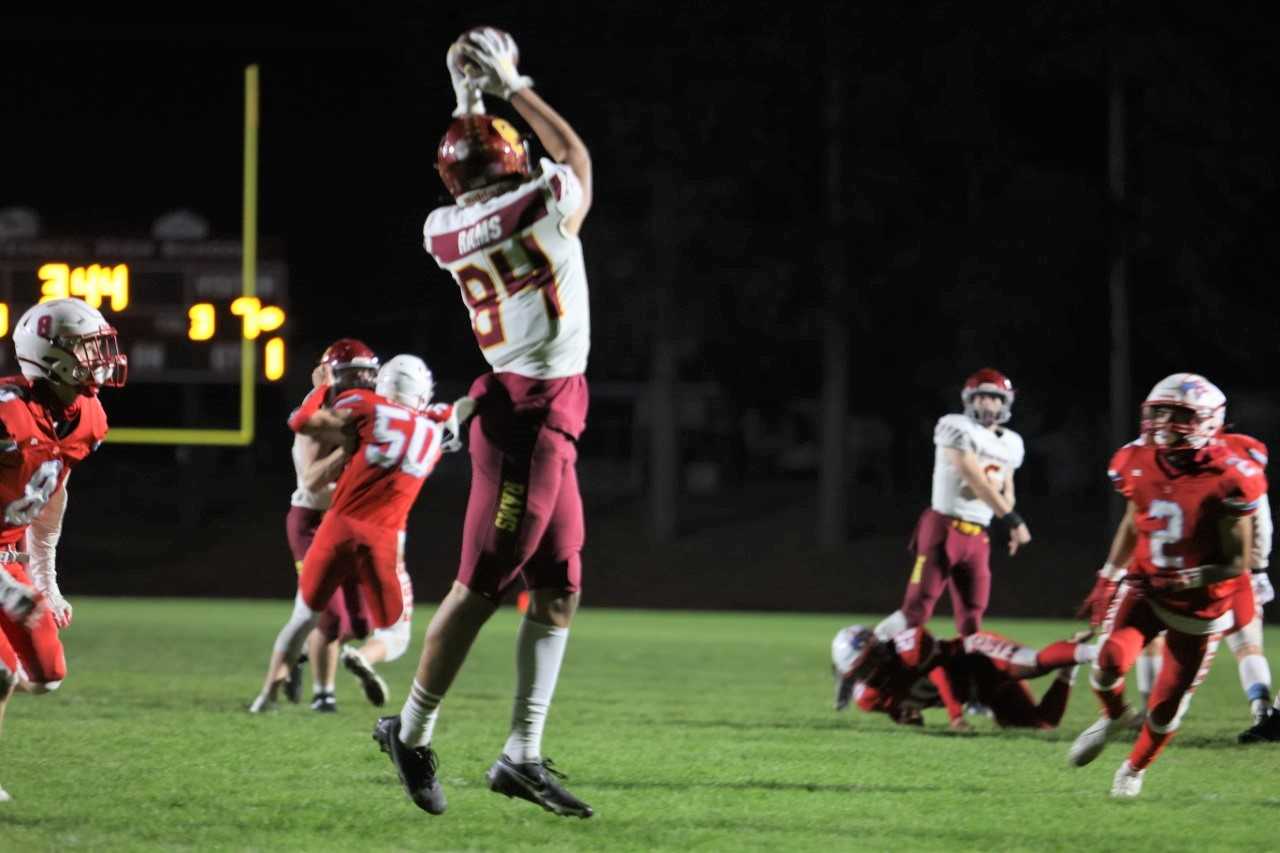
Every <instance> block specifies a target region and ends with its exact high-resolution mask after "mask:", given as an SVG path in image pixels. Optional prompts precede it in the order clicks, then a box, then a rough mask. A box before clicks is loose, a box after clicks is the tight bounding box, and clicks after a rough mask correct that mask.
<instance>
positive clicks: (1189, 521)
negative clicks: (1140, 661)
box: [1067, 373, 1267, 797]
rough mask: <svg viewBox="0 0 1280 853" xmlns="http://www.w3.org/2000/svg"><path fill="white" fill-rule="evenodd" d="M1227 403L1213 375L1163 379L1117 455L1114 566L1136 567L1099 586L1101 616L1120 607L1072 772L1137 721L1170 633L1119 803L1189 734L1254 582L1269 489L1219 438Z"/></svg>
mask: <svg viewBox="0 0 1280 853" xmlns="http://www.w3.org/2000/svg"><path fill="white" fill-rule="evenodd" d="M1226 404H1227V398H1226V396H1225V395H1224V394H1223V393H1222V391H1220V390H1219V389H1218V388H1217V387H1216V386H1215V385H1213V383H1211V382H1209V381H1208V380H1207V379H1205V378H1204V377H1203V376H1198V375H1196V374H1192V373H1177V374H1173V375H1171V376H1168V377H1166V378H1164V379H1162V380H1161V381H1160V382H1158V383H1156V385H1155V387H1154V388H1152V389H1151V392H1150V393H1149V394H1148V395H1147V399H1146V400H1145V401H1144V403H1143V405H1142V437H1141V438H1140V439H1138V440H1137V441H1134V442H1131V443H1130V444H1127V445H1125V446H1124V447H1122V448H1120V449H1119V450H1118V451H1116V454H1115V456H1114V457H1113V458H1112V460H1111V465H1110V467H1109V470H1108V474H1109V475H1110V476H1111V479H1112V481H1113V482H1114V484H1115V487H1116V489H1117V491H1119V492H1120V493H1121V494H1122V495H1124V496H1125V497H1126V498H1127V499H1128V502H1129V505H1128V509H1127V510H1126V512H1125V517H1124V520H1123V521H1122V522H1121V524H1120V528H1119V530H1118V531H1117V532H1116V536H1115V538H1114V539H1113V541H1112V544H1111V551H1110V553H1109V554H1108V556H1107V563H1108V564H1109V565H1111V566H1127V567H1128V569H1127V574H1125V576H1124V579H1123V580H1121V581H1119V582H1117V581H1115V580H1112V579H1110V578H1108V577H1105V576H1104V577H1101V578H1099V579H1098V584H1097V586H1096V587H1095V589H1094V592H1093V593H1092V594H1091V595H1090V598H1089V600H1090V602H1092V603H1093V604H1094V605H1095V606H1100V603H1105V602H1110V603H1109V604H1108V605H1106V606H1107V613H1106V617H1105V619H1104V620H1103V626H1102V627H1103V632H1104V634H1105V636H1106V639H1105V641H1104V642H1103V644H1102V647H1101V649H1099V651H1098V657H1097V660H1096V661H1094V664H1093V670H1092V673H1091V675H1090V679H1089V681H1090V684H1091V685H1092V686H1093V688H1094V692H1095V693H1096V694H1097V696H1098V699H1099V701H1100V703H1101V705H1102V711H1103V713H1102V716H1101V717H1100V718H1099V719H1098V720H1097V721H1096V722H1095V723H1094V724H1093V725H1091V726H1089V727H1088V728H1087V729H1085V730H1084V731H1083V732H1082V733H1081V734H1080V736H1079V737H1077V738H1076V739H1075V742H1074V743H1073V744H1072V745H1071V748H1070V750H1069V751H1068V753H1067V760H1068V763H1070V764H1072V765H1075V766H1082V765H1085V764H1088V763H1089V762H1091V761H1093V760H1094V759H1095V758H1097V757H1098V755H1099V754H1100V753H1101V752H1102V750H1103V748H1104V747H1105V746H1106V743H1107V735H1108V732H1109V731H1110V730H1111V729H1113V728H1114V727H1116V726H1117V725H1123V724H1124V722H1125V721H1126V720H1128V719H1129V718H1130V717H1131V716H1132V711H1131V710H1130V708H1129V706H1128V705H1127V703H1126V702H1125V700H1124V677H1125V674H1126V673H1127V672H1128V671H1129V669H1130V668H1131V667H1132V666H1133V664H1134V662H1135V661H1136V660H1137V658H1138V656H1139V654H1140V653H1141V650H1142V647H1143V646H1145V645H1147V644H1148V643H1150V642H1151V641H1152V640H1153V639H1154V638H1155V637H1156V636H1157V635H1158V634H1160V633H1161V632H1164V633H1165V649H1164V662H1163V665H1162V667H1161V670H1160V677H1159V679H1158V680H1157V681H1156V683H1155V685H1154V687H1153V689H1152V692H1151V697H1150V699H1149V700H1148V702H1147V713H1146V721H1145V722H1144V723H1143V725H1142V730H1141V732H1140V733H1139V735H1138V740H1137V743H1135V744H1134V746H1133V749H1132V750H1131V751H1130V753H1129V757H1128V758H1127V759H1126V760H1125V761H1124V762H1123V763H1122V764H1121V765H1120V767H1119V769H1117V771H1116V774H1115V777H1114V779H1113V781H1112V786H1111V795H1112V796H1113V797H1136V796H1138V795H1139V794H1140V793H1141V791H1142V783H1143V777H1144V775H1145V773H1146V769H1147V767H1148V766H1149V765H1150V764H1151V762H1153V761H1154V760H1155V759H1156V757H1157V756H1158V755H1159V754H1160V752H1161V751H1162V750H1163V749H1164V747H1165V745H1166V744H1168V742H1169V741H1170V740H1171V739H1172V738H1173V736H1174V734H1175V733H1176V732H1177V730H1178V727H1179V725H1180V724H1181V722H1182V718H1183V716H1184V715H1185V714H1186V712H1187V708H1188V707H1189V705H1190V703H1191V697H1192V695H1193V694H1194V693H1195V689H1196V688H1197V687H1198V686H1199V685H1200V682H1201V681H1203V680H1204V676H1205V674H1206V673H1207V672H1208V670H1209V666H1210V664H1211V663H1212V662H1213V656H1214V653H1215V652H1216V651H1217V647H1218V642H1219V640H1220V639H1221V638H1222V633H1223V632H1224V631H1226V630H1229V629H1230V628H1231V627H1232V625H1233V623H1234V617H1233V610H1232V606H1233V602H1234V599H1235V592H1236V591H1237V589H1238V588H1239V586H1240V584H1241V583H1248V582H1249V579H1248V575H1249V567H1250V566H1251V564H1252V563H1251V557H1250V550H1251V548H1252V546H1253V518H1252V516H1253V515H1254V514H1255V513H1256V512H1257V509H1258V506H1259V503H1260V502H1261V498H1262V496H1263V495H1265V494H1266V493H1267V480H1266V476H1265V475H1264V474H1263V471H1262V468H1261V467H1260V466H1259V465H1258V464H1257V463H1256V462H1254V461H1252V460H1250V459H1248V458H1242V457H1241V456H1240V455H1238V454H1237V453H1236V452H1235V450H1234V449H1233V448H1232V447H1231V446H1229V445H1228V444H1227V443H1225V442H1222V441H1219V440H1217V439H1216V436H1217V434H1218V431H1219V430H1220V429H1221V426H1222V422H1223V418H1224V416H1225V412H1226ZM1095 621H1096V619H1095Z"/></svg>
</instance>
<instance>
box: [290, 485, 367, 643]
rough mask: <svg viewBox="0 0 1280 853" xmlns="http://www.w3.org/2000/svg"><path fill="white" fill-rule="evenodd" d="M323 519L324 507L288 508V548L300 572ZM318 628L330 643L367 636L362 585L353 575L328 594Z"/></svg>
mask: <svg viewBox="0 0 1280 853" xmlns="http://www.w3.org/2000/svg"><path fill="white" fill-rule="evenodd" d="M323 521H324V511H323V510H318V509H307V508H306V507H301V506H291V507H289V514H288V515H287V516H286V517H285V533H286V535H287V536H288V537H289V550H290V551H291V552H292V553H293V560H294V565H295V567H296V568H297V570H298V573H299V575H301V573H302V564H303V562H305V560H306V558H307V551H309V550H310V549H311V543H312V542H313V541H315V538H316V532H317V531H318V530H319V529H320V524H321V523H322V522H323ZM316 627H317V628H318V629H319V630H320V633H321V634H323V635H324V638H325V639H326V640H327V641H329V642H333V641H334V640H342V639H349V638H352V637H359V638H363V637H366V636H368V634H369V619H368V616H367V615H366V614H365V612H364V599H363V598H362V597H361V595H360V584H359V583H358V582H357V581H356V579H355V578H354V577H353V578H350V579H348V580H346V581H344V582H343V584H342V585H341V586H340V587H339V588H338V591H337V592H336V593H334V594H333V595H331V596H329V603H328V604H326V605H325V608H324V613H323V614H321V616H320V624H319V625H317V626H316Z"/></svg>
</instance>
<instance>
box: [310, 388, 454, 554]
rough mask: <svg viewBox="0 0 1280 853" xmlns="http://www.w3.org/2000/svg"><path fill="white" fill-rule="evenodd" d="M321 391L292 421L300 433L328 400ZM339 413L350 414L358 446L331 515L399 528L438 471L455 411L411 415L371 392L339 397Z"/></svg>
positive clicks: (434, 410)
mask: <svg viewBox="0 0 1280 853" xmlns="http://www.w3.org/2000/svg"><path fill="white" fill-rule="evenodd" d="M327 392H328V388H327V387H324V386H322V387H320V388H316V389H315V390H314V391H312V392H311V394H309V395H308V396H307V399H306V400H304V401H303V404H302V406H300V407H299V408H298V409H297V410H296V411H295V412H294V413H293V414H292V415H291V416H290V418H289V426H290V427H292V428H293V429H294V430H297V429H298V428H299V427H301V426H302V424H304V423H306V421H307V419H308V418H310V417H311V415H313V414H314V413H315V412H316V411H317V410H318V409H319V408H320V406H321V405H322V404H323V402H324V400H325V398H326V397H327V396H328V394H327ZM332 408H333V410H334V411H346V412H350V413H351V415H352V418H353V420H354V423H355V428H356V433H357V436H358V438H359V444H358V446H357V447H356V451H355V454H354V455H353V456H352V457H351V461H350V462H348V463H347V467H346V468H344V469H343V471H342V474H341V476H339V477H338V485H337V488H336V489H335V490H334V493H333V502H332V503H331V504H330V506H329V511H330V512H336V513H341V514H342V515H346V516H348V517H350V518H355V519H358V520H360V521H364V522H367V523H370V524H377V525H379V526H382V527H390V528H393V529H395V530H400V529H402V528H403V527H404V525H405V520H406V519H407V518H408V516H409V510H410V508H412V506H413V502H414V500H416V499H417V497H418V492H419V491H421V489H422V484H423V482H424V481H425V480H426V478H427V475H428V474H430V473H431V471H432V469H434V468H435V466H436V462H438V461H439V460H440V455H441V453H442V452H443V451H442V449H441V444H442V439H443V434H444V425H443V423H442V421H444V420H447V419H448V417H449V413H450V408H451V407H449V406H447V405H443V406H440V405H438V406H433V407H432V410H431V411H430V412H429V413H418V412H414V411H411V410H410V409H408V408H407V407H405V406H402V405H400V404H399V403H394V402H392V401H391V400H388V399H387V398H386V397H381V396H379V395H378V394H375V393H374V392H373V391H370V390H368V389H366V388H354V389H351V390H348V391H343V392H341V393H339V394H338V395H337V396H336V397H335V398H334V401H333V406H332Z"/></svg>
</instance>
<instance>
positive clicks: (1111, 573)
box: [1098, 563, 1125, 581]
mask: <svg viewBox="0 0 1280 853" xmlns="http://www.w3.org/2000/svg"><path fill="white" fill-rule="evenodd" d="M1124 576H1125V569H1124V567H1123V566H1113V565H1111V564H1110V563H1107V564H1106V565H1104V566H1103V567H1102V568H1101V569H1098V577H1100V578H1106V579H1107V580H1109V581H1118V580H1123V579H1124Z"/></svg>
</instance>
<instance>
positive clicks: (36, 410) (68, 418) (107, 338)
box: [0, 299, 128, 800]
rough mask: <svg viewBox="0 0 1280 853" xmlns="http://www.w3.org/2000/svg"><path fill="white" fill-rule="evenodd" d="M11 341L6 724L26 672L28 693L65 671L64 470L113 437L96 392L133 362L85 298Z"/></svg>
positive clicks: (5, 485)
mask: <svg viewBox="0 0 1280 853" xmlns="http://www.w3.org/2000/svg"><path fill="white" fill-rule="evenodd" d="M13 346H14V350H15V351H16V353H17V357H18V364H19V366H20V367H21V369H22V375H21V376H8V377H4V378H2V379H0V507H3V516H2V517H0V605H2V606H0V722H3V719H4V712H5V707H6V706H7V704H8V702H9V697H10V696H12V695H13V691H14V689H15V688H16V687H17V686H18V684H19V679H20V673H21V674H22V676H24V678H23V686H24V689H26V690H27V691H29V692H31V693H48V692H50V691H53V690H56V689H57V688H58V686H59V685H60V684H61V683H62V680H63V679H64V678H65V677H66V674H67V665H66V659H65V657H64V655H63V651H62V642H61V640H60V639H59V638H58V631H59V629H62V628H66V627H67V626H68V625H70V624H71V615H72V609H71V605H70V604H69V603H68V602H67V600H66V599H65V598H63V596H62V592H61V590H60V589H59V588H58V576H57V567H56V556H57V551H56V549H57V545H58V539H59V538H60V536H61V534H62V518H63V514H64V513H65V512H66V507H67V488H66V481H67V476H68V474H70V472H71V469H72V468H74V467H75V466H76V465H78V464H80V463H81V462H83V461H84V460H85V458H86V457H88V455H89V454H90V453H92V452H93V451H94V450H96V449H97V448H98V445H99V444H101V443H102V439H103V438H104V437H105V436H106V434H107V414H106V412H105V411H104V410H103V408H102V403H101V401H100V400H99V399H98V390H99V389H100V388H103V387H114V388H119V387H121V386H123V385H124V382H125V374H126V372H127V368H128V361H127V360H126V358H125V357H124V356H123V355H121V354H120V351H119V346H118V343H117V340H116V330H115V329H113V328H111V326H110V325H108V324H107V321H106V320H105V319H103V317H102V314H100V313H99V312H98V311H97V310H96V309H94V308H92V307H91V306H89V305H88V304H87V303H85V302H83V301H81V300H79V299H53V300H50V301H49V302H44V303H41V304H39V305H36V306H34V307H32V308H30V309H28V310H27V311H26V312H25V313H24V314H23V315H22V317H21V318H20V319H19V320H18V323H17V325H16V326H14V330H13ZM7 799H9V795H8V794H6V793H4V790H3V789H2V788H0V800H7Z"/></svg>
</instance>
